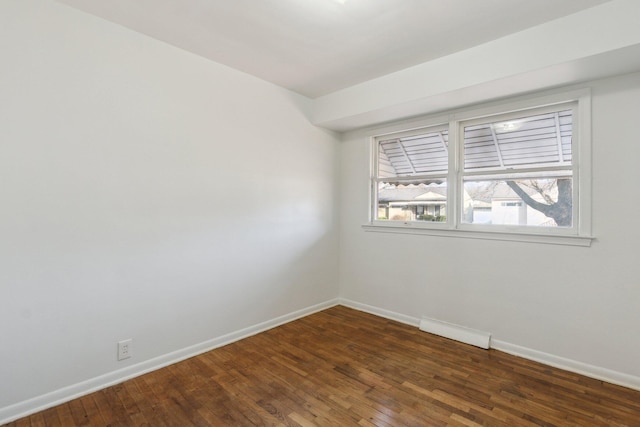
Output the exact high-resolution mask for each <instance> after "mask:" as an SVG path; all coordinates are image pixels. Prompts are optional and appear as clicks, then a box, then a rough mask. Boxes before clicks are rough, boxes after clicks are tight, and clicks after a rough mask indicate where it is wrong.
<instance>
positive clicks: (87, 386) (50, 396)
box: [0, 299, 339, 425]
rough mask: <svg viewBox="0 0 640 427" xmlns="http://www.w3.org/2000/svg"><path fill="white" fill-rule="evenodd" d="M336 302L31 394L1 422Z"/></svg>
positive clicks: (2, 412) (1, 415)
mask: <svg viewBox="0 0 640 427" xmlns="http://www.w3.org/2000/svg"><path fill="white" fill-rule="evenodd" d="M338 304H339V300H338V299H333V300H329V301H325V302H323V303H320V304H316V305H313V306H311V307H307V308H303V309H301V310H297V311H294V312H292V313H289V314H285V315H283V316H280V317H276V318H275V319H271V320H268V321H266V322H262V323H259V324H257V325H253V326H250V327H248V328H244V329H241V330H239V331H235V332H232V333H230V334H226V335H223V336H220V337H218V338H214V339H211V340H208V341H205V342H202V343H199V344H195V345H192V346H190V347H187V348H183V349H181V350H177V351H174V352H172V353H168V354H165V355H162V356H159V357H156V358H153V359H149V360H146V361H144V362H141V363H137V364H135V365H131V366H128V367H126V368H124V369H119V370H117V371H113V372H109V373H108V374H105V375H100V376H98V377H95V378H91V379H89V380H86V381H82V382H80V383H77V384H73V385H70V386H68V387H64V388H61V389H59V390H55V391H52V392H50V393H46V394H43V395H41V396H37V397H34V398H32V399H29V400H25V401H22V402H18V403H16V404H13V405H10V406H6V407H4V408H0V425H2V424H6V423H9V422H11V421H15V420H17V419H19V418H22V417H26V416H28V415H31V414H34V413H36V412H39V411H42V410H44V409H47V408H51V407H53V406H56V405H60V404H62V403H65V402H68V401H70V400H73V399H77V398H78V397H81V396H84V395H87V394H89V393H93V392H95V391H98V390H101V389H103V388H106V387H109V386H112V385H115V384H119V383H121V382H123V381H126V380H129V379H131V378H135V377H138V376H140V375H143V374H146V373H148V372H152V371H155V370H157V369H160V368H164V367H165V366H169V365H173V364H174V363H177V362H180V361H182V360H185V359H189V358H191V357H194V356H197V355H199V354H202V353H206V352H207V351H210V350H213V349H215V348H218V347H222V346H224V345H227V344H230V343H233V342H236V341H239V340H241V339H243V338H247V337H250V336H252V335H256V334H258V333H260V332H264V331H267V330H269V329H272V328H275V327H276V326H280V325H283V324H285V323H288V322H291V321H293V320H296V319H299V318H301V317H305V316H308V315H310V314H313V313H316V312H318V311H322V310H325V309H327V308H329V307H333V306H336V305H338Z"/></svg>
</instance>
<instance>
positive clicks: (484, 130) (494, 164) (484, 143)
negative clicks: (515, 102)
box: [464, 110, 573, 171]
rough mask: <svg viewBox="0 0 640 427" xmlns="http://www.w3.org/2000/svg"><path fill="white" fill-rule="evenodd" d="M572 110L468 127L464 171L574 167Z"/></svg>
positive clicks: (466, 129)
mask: <svg viewBox="0 0 640 427" xmlns="http://www.w3.org/2000/svg"><path fill="white" fill-rule="evenodd" d="M572 131H573V115H572V110H566V111H558V112H551V113H546V114H538V115H534V116H527V117H520V118H517V119H513V120H507V121H504V120H503V121H497V122H489V123H483V124H478V125H473V126H467V127H465V128H464V169H465V171H469V170H482V169H512V168H515V169H520V168H523V167H544V166H571V160H572V152H571V137H572Z"/></svg>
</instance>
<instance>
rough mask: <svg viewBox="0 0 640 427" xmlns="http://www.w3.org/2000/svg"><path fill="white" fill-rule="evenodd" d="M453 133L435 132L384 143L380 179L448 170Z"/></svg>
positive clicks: (394, 139)
mask: <svg viewBox="0 0 640 427" xmlns="http://www.w3.org/2000/svg"><path fill="white" fill-rule="evenodd" d="M448 143H449V133H448V132H447V131H444V130H443V131H435V132H429V133H423V134H418V135H411V136H406V137H402V138H390V139H385V140H381V141H380V142H379V145H378V147H379V148H378V177H380V178H387V177H393V176H414V175H424V174H429V173H434V172H436V173H442V172H446V171H447V167H448V166H447V164H448V157H449V155H448V153H447V144H448Z"/></svg>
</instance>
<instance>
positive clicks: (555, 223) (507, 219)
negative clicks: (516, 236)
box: [462, 177, 572, 227]
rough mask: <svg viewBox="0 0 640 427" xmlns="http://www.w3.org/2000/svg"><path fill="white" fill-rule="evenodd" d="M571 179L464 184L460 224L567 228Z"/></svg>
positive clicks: (569, 214)
mask: <svg viewBox="0 0 640 427" xmlns="http://www.w3.org/2000/svg"><path fill="white" fill-rule="evenodd" d="M571 187H572V179H571V178H569V177H560V178H538V179H519V180H509V181H505V180H485V181H465V183H464V194H463V198H464V201H463V213H462V222H464V223H467V224H500V225H521V226H534V227H571V225H572V190H571Z"/></svg>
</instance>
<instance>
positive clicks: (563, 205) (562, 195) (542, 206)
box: [506, 178, 573, 227]
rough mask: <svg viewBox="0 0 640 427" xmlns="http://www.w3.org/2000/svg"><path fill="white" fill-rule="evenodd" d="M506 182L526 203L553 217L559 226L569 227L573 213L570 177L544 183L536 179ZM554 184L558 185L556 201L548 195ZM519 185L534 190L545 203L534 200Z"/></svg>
mask: <svg viewBox="0 0 640 427" xmlns="http://www.w3.org/2000/svg"><path fill="white" fill-rule="evenodd" d="M506 183H507V185H508V186H509V188H511V189H512V190H513V191H514V192H515V193H516V194H517V195H518V196H519V197H520V198H521V199H522V200H523V201H524V202H525V203H526V204H527V205H529V206H531V207H532V208H533V209H535V210H537V211H540V212H542V213H543V214H545V215H546V216H548V217H549V218H553V220H554V221H555V222H556V224H558V226H559V227H571V221H572V217H573V215H572V202H571V199H572V197H571V180H570V179H568V178H558V179H557V180H555V181H548V182H547V183H546V184H545V183H541V181H538V180H530V181H526V182H525V181H521V182H520V184H518V183H517V182H516V181H506ZM554 184H555V185H557V187H558V199H557V201H554V200H553V198H552V197H551V195H550V189H551V188H552V187H553V185H554ZM520 185H525V186H527V187H529V188H531V189H533V190H535V191H536V192H537V193H538V194H540V196H542V199H543V200H544V201H545V202H546V203H543V202H539V201H537V200H534V199H533V198H532V197H531V196H530V195H529V194H528V193H527V192H526V191H525V190H524V189H523V188H522V187H521V186H520Z"/></svg>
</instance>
